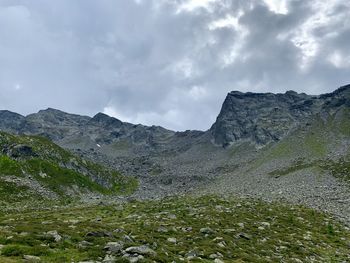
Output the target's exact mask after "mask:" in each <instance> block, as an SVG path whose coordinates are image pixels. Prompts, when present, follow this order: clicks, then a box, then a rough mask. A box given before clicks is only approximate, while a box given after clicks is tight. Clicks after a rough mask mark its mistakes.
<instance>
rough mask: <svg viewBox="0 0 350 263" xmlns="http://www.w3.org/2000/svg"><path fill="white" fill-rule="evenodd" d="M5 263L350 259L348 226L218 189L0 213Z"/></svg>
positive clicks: (0, 259)
mask: <svg viewBox="0 0 350 263" xmlns="http://www.w3.org/2000/svg"><path fill="white" fill-rule="evenodd" d="M0 213H1V214H0V251H1V255H0V262H4V263H7V262H216V263H220V262H297V263H299V262H349V261H350V255H349V250H350V230H349V228H346V227H344V226H342V225H341V224H339V223H338V222H336V221H335V220H334V219H332V218H331V217H330V216H328V215H325V214H322V213H319V212H315V211H314V210H310V209H307V208H303V207H299V206H283V205H280V204H276V203H265V202H260V201H256V200H250V199H236V198H222V197H217V196H203V197H180V198H166V199H162V200H158V201H147V202H139V201H131V202H125V203H116V204H109V205H102V204H100V205H93V206H88V207H87V206H76V205H75V206H71V207H67V206H66V207H59V206H57V207H54V206H53V207H52V208H48V209H41V210H37V209H35V210H30V209H28V210H27V211H22V212H15V211H12V212H7V213H4V212H0Z"/></svg>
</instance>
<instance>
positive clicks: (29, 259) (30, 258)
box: [23, 255, 41, 262]
mask: <svg viewBox="0 0 350 263" xmlns="http://www.w3.org/2000/svg"><path fill="white" fill-rule="evenodd" d="M23 259H24V260H25V261H30V262H41V259H40V258H39V257H36V256H31V255H24V256H23Z"/></svg>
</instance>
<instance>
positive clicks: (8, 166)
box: [0, 155, 22, 176]
mask: <svg viewBox="0 0 350 263" xmlns="http://www.w3.org/2000/svg"><path fill="white" fill-rule="evenodd" d="M1 175H15V176H21V175H22V170H21V167H20V165H19V164H18V163H17V162H16V161H14V160H12V159H10V158H9V157H7V156H5V155H0V176H1Z"/></svg>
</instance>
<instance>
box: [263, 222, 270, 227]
mask: <svg viewBox="0 0 350 263" xmlns="http://www.w3.org/2000/svg"><path fill="white" fill-rule="evenodd" d="M261 225H262V226H264V227H270V226H271V224H270V223H268V222H261Z"/></svg>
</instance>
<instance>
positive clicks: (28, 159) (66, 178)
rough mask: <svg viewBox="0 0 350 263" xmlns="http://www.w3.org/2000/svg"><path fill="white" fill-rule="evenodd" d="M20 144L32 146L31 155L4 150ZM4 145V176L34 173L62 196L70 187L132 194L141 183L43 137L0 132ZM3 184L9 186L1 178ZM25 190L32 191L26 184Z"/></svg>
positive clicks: (0, 162) (0, 169) (0, 166)
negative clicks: (15, 155)
mask: <svg viewBox="0 0 350 263" xmlns="http://www.w3.org/2000/svg"><path fill="white" fill-rule="evenodd" d="M18 145H25V146H28V147H29V148H30V149H31V152H30V153H29V154H28V155H27V156H26V155H25V154H24V155H23V156H21V154H19V156H17V157H16V158H15V157H11V155H10V157H9V156H8V155H6V154H4V152H7V153H8V152H12V153H13V152H14V151H15V148H16V146H18ZM0 149H2V150H3V154H0V179H1V177H3V178H4V177H6V176H16V177H24V176H26V175H30V176H32V177H33V178H35V180H37V181H39V182H40V183H41V184H42V185H43V186H45V187H46V188H48V189H50V190H51V191H54V192H55V193H57V194H58V195H60V196H64V195H65V193H66V190H67V189H68V188H69V189H70V190H72V189H73V188H74V189H76V190H77V191H78V192H96V193H101V194H129V193H131V192H132V191H133V190H134V189H136V187H137V182H136V180H135V179H133V178H126V177H124V176H122V175H121V174H119V173H118V172H116V171H111V170H108V169H106V168H104V167H102V166H100V165H97V164H94V163H92V162H89V161H85V160H83V159H81V158H79V157H76V156H74V155H73V154H71V153H69V152H67V151H65V150H63V149H62V148H60V147H59V146H57V145H56V144H54V143H52V142H51V141H49V140H47V139H45V138H42V137H37V136H15V135H10V134H7V133H0ZM100 182H103V184H101V183H100ZM0 187H3V188H4V187H7V188H8V187H9V186H6V183H5V182H3V181H1V180H0ZM16 192H17V193H18V191H16ZM16 192H15V193H16ZM22 192H29V189H26V188H25V187H23V189H22Z"/></svg>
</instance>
